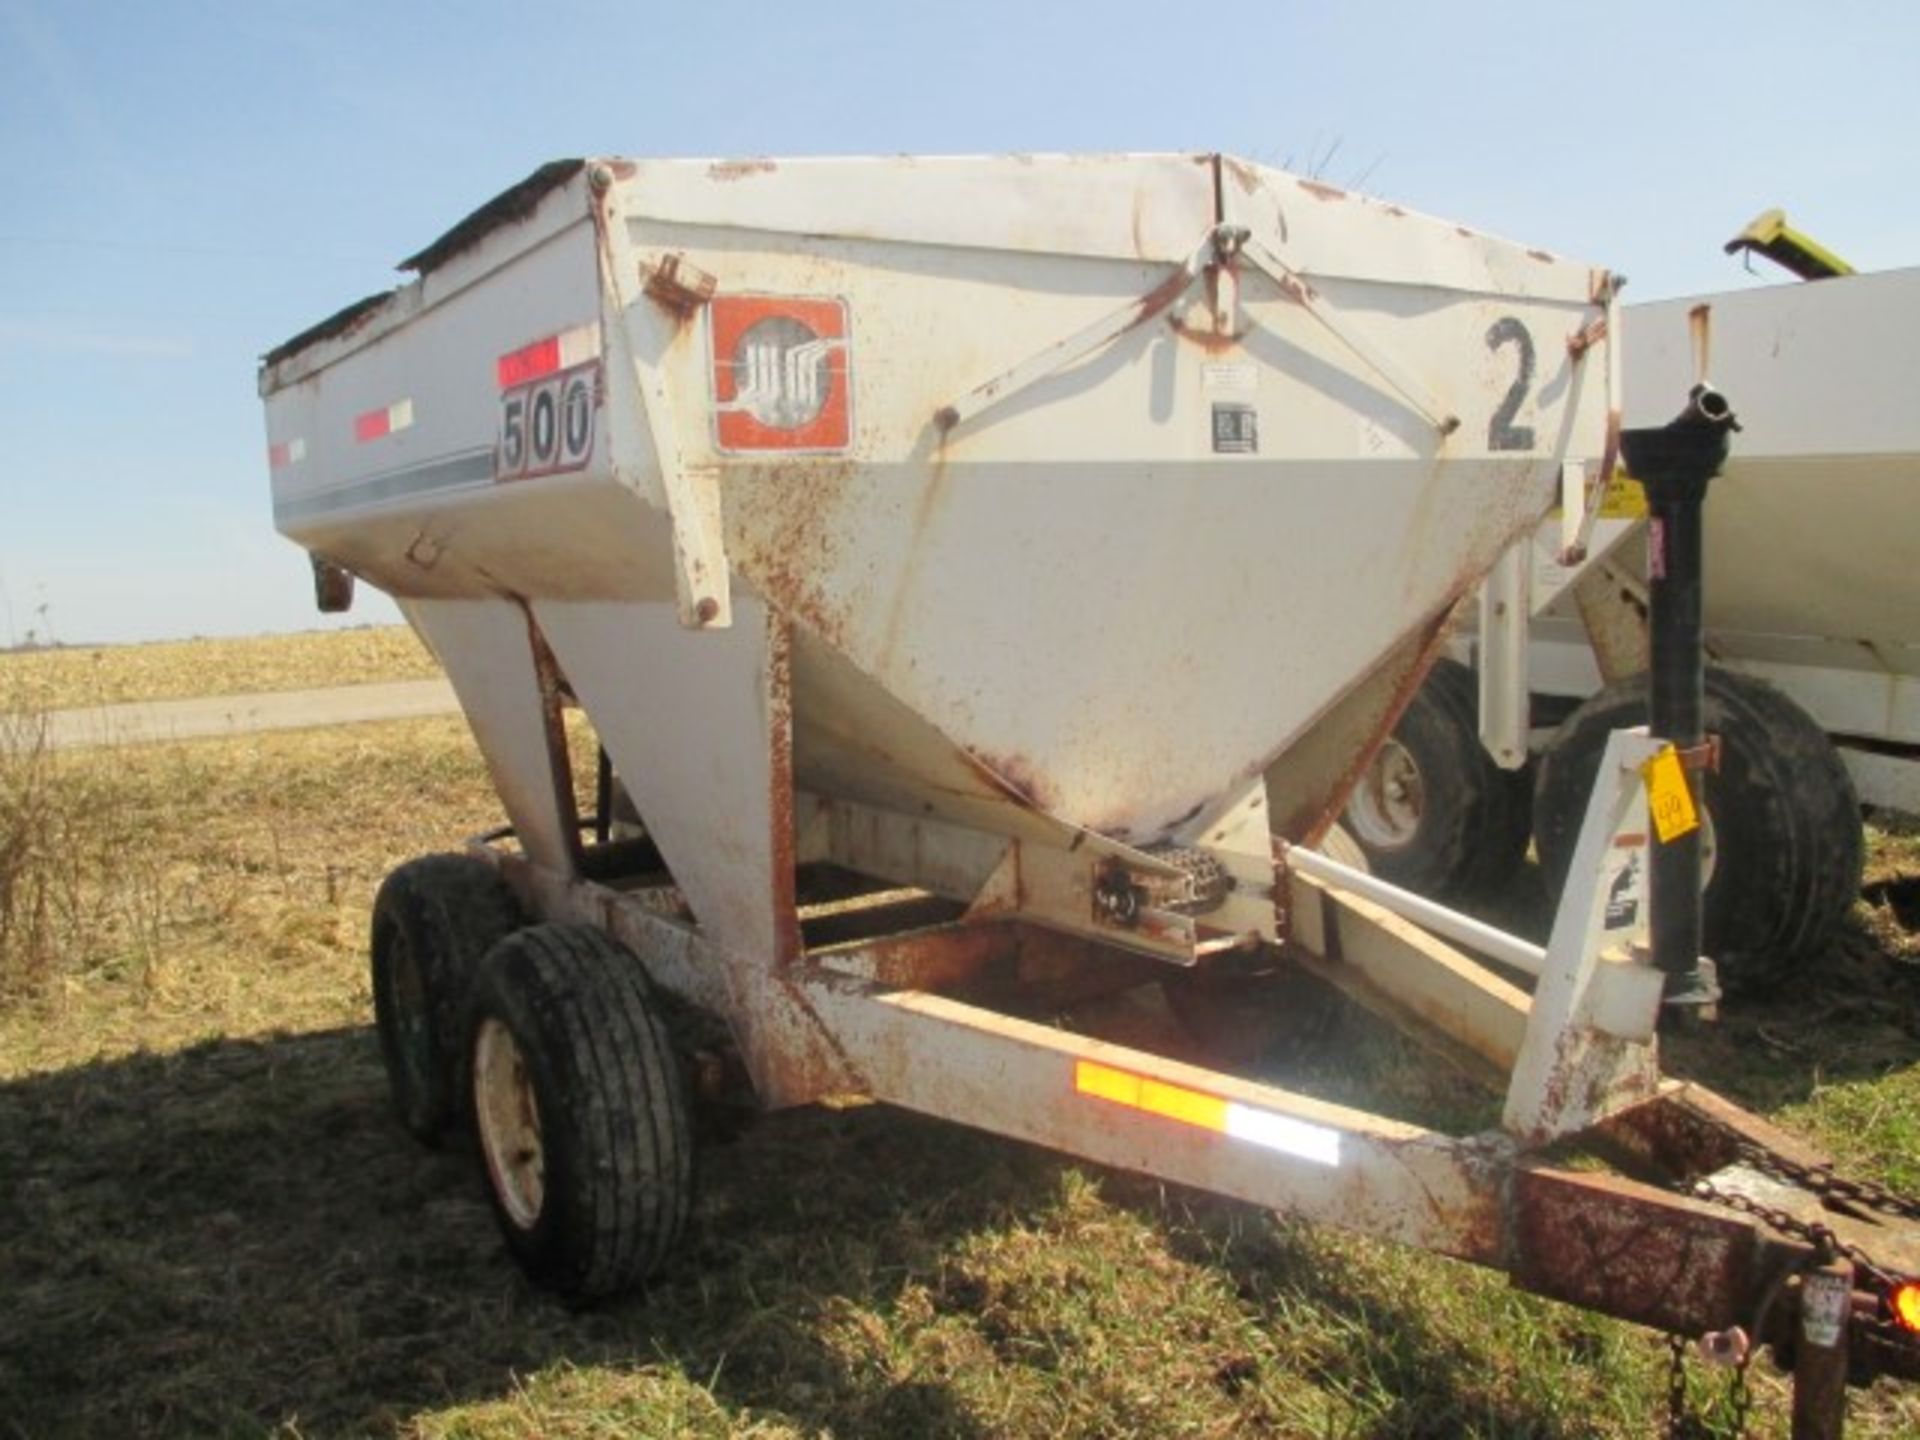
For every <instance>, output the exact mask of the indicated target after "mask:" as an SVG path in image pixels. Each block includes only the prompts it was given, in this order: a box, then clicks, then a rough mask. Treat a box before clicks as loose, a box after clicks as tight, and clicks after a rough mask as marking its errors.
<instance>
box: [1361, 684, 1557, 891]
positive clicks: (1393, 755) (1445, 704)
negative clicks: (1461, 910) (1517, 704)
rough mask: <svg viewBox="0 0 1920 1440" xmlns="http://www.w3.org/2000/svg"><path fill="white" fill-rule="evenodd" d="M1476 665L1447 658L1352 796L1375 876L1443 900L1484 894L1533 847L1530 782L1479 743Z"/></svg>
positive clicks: (1510, 873) (1495, 887)
mask: <svg viewBox="0 0 1920 1440" xmlns="http://www.w3.org/2000/svg"><path fill="white" fill-rule="evenodd" d="M1478 716H1479V691H1478V687H1477V682H1476V681H1475V679H1474V674H1473V671H1471V670H1469V669H1468V668H1467V667H1466V666H1464V665H1462V664H1460V663H1458V662H1457V661H1454V660H1445V659H1443V660H1440V661H1438V662H1436V663H1435V665H1434V667H1433V669H1432V671H1431V672H1429V674H1428V675H1427V679H1426V683H1425V684H1423V685H1422V686H1421V687H1420V689H1419V691H1418V692H1416V693H1415V695H1414V697H1413V700H1412V701H1411V703H1409V704H1408V706H1407V709H1406V712H1405V713H1404V714H1402V715H1401V717H1400V722H1399V724H1397V725H1396V726H1395V727H1394V730H1393V734H1392V735H1391V736H1390V737H1389V738H1388V739H1387V741H1386V743H1385V744H1383V745H1382V746H1381V747H1380V750H1379V752H1378V753H1377V754H1375V756H1374V757H1373V759H1372V760H1371V761H1370V762H1369V763H1368V765H1367V769H1366V772H1365V773H1364V774H1363V775H1362V776H1361V777H1360V782H1359V784H1357V785H1356V786H1355V787H1354V792H1353V795H1352V797H1351V798H1350V799H1349V800H1348V801H1347V808H1346V813H1345V822H1346V826H1347V828H1348V829H1349V830H1350V831H1352V833H1353V837H1354V839H1355V840H1356V841H1358V842H1359V845H1360V848H1361V849H1362V850H1363V851H1365V852H1366V856H1367V861H1368V865H1369V867H1370V868H1371V870H1372V871H1373V873H1374V874H1375V875H1378V876H1379V877H1380V878H1381V879H1382V880H1387V881H1390V882H1392V883H1393V884H1395V885H1399V886H1402V887H1404V888H1405V889H1408V890H1413V891H1417V892H1418V893H1420V894H1422V895H1427V896H1430V897H1432V898H1433V899H1436V900H1461V899H1480V898H1484V897H1485V896H1487V895H1489V894H1491V893H1493V892H1494V891H1496V890H1498V889H1499V888H1500V887H1501V886H1502V885H1504V884H1506V882H1507V881H1508V880H1510V879H1512V877H1513V874H1514V871H1515V870H1517V869H1518V868H1519V865H1520V862H1521V860H1522V859H1523V858H1524V857H1525V856H1526V853H1527V834H1528V830H1529V828H1530V826H1531V822H1532V816H1531V815H1530V813H1529V802H1530V800H1531V796H1532V785H1531V781H1530V777H1529V776H1528V773H1527V771H1526V770H1525V769H1524V768H1523V769H1520V770H1503V769H1501V768H1500V767H1499V766H1498V765H1497V764H1495V763H1494V760H1493V757H1492V756H1491V755H1489V754H1488V753H1487V751H1486V747H1485V746H1483V745H1482V744H1481V743H1480V725H1479V718H1478Z"/></svg>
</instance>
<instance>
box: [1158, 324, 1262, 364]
mask: <svg viewBox="0 0 1920 1440" xmlns="http://www.w3.org/2000/svg"><path fill="white" fill-rule="evenodd" d="M1167 326H1168V328H1169V329H1171V330H1172V331H1173V333H1174V334H1175V335H1178V336H1179V337H1180V338H1181V339H1182V340H1185V341H1187V342H1188V343H1189V344H1193V345H1198V346H1199V347H1200V348H1201V349H1202V350H1204V351H1206V352H1207V353H1208V354H1209V355H1218V354H1220V353H1221V352H1222V351H1225V350H1232V349H1234V348H1235V347H1236V346H1238V345H1239V343H1240V342H1241V341H1242V340H1244V339H1245V338H1246V334H1247V332H1246V331H1244V330H1236V331H1232V332H1230V333H1228V334H1225V335H1222V334H1220V333H1219V332H1218V331H1216V330H1214V329H1212V328H1211V327H1209V328H1206V329H1202V328H1201V327H1200V326H1198V325H1189V324H1187V322H1186V321H1185V320H1183V319H1181V318H1180V317H1179V316H1178V315H1170V316H1168V317H1167Z"/></svg>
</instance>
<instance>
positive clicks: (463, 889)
mask: <svg viewBox="0 0 1920 1440" xmlns="http://www.w3.org/2000/svg"><path fill="white" fill-rule="evenodd" d="M522 923H523V916H522V914H521V911H520V904H519V901H517V900H516V899H515V898H514V895H513V892H512V891H511V890H510V889H508V888H507V884H506V882H505V881H504V880H502V879H501V878H500V875H499V873H498V872H497V871H496V870H495V869H494V868H493V867H492V866H491V865H489V864H487V863H486V862H485V861H484V860H480V859H477V858H475V857H473V856H471V855H427V856H423V857H421V858H420V859H417V860H409V861H408V862H407V863H406V864H404V865H401V866H400V867H399V868H397V869H396V870H394V871H393V872H392V873H391V874H390V875H388V876H387V878H386V881H385V882H384V883H383V884H382V885H381V886H380V893H379V895H378V896H376V897H375V899H374V902H373V943H372V983H373V1014H374V1023H375V1026H376V1028H377V1029H378V1031H379V1034H380V1053H381V1055H382V1057H383V1058H384V1060H385V1061H386V1067H387V1085H388V1089H389V1091H390V1092H391V1094H392V1097H393V1106H394V1109H395V1111H396V1112H398V1114H399V1116H400V1120H401V1123H402V1124H404V1125H405V1126H406V1127H407V1129H408V1130H410V1131H411V1132H412V1133H413V1134H414V1135H415V1136H416V1137H417V1138H419V1139H421V1140H424V1141H426V1142H428V1143H433V1142H435V1141H437V1140H439V1139H440V1137H441V1136H442V1135H443V1134H445V1133H446V1131H447V1129H448V1128H449V1127H450V1126H451V1125H452V1124H454V1123H455V1122H456V1121H457V1120H458V1119H459V1118H460V1115H461V1110H462V1107H461V1104H460V1099H459V1096H460V1092H461V1088H462V1086H461V1074H460V1072H461V1055H462V1049H463V1047H462V1043H461V1037H460V1016H461V1012H462V1009H463V1007H464V1003H465V999H466V993H467V986H468V984H469V983H470V982H471V980H472V978H473V974H474V971H475V970H476V969H477V968H478V967H479V964H480V959H481V957H482V956H484V955H485V954H486V953H487V951H488V950H490V949H492V948H493V946H494V945H495V944H497V943H498V942H499V941H501V940H503V939H505V938H506V937H507V936H508V935H510V934H512V933H513V932H514V930H516V929H518V928H519V926H520V925H521V924H522Z"/></svg>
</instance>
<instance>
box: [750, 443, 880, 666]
mask: <svg viewBox="0 0 1920 1440" xmlns="http://www.w3.org/2000/svg"><path fill="white" fill-rule="evenodd" d="M854 473H855V466H854V462H853V461H851V460H842V459H817V458H806V459H794V460H790V461H786V462H784V463H781V464H777V465H774V466H772V467H770V468H768V469H766V470H762V471H756V472H755V473H754V476H753V479H754V481H755V483H757V484H767V485H770V486H772V487H775V488H776V489H777V490H778V491H779V492H780V494H781V496H782V506H781V513H783V514H786V515H790V516H792V517H793V519H792V523H791V524H789V525H788V526H787V528H785V529H784V530H782V531H781V532H780V534H779V535H778V536H774V537H767V538H766V539H765V540H764V541H763V542H762V543H760V544H757V545H756V546H754V547H753V548H751V549H748V548H747V547H745V546H742V547H741V548H740V549H739V550H738V551H737V552H736V558H737V562H738V563H739V565H740V568H741V569H742V570H743V571H745V572H746V573H748V574H749V575H751V576H752V577H753V580H754V582H755V584H756V585H758V586H759V587H760V590H761V592H762V593H763V594H764V595H765V596H766V597H767V600H768V601H769V603H771V604H772V605H773V606H774V607H775V608H776V609H779V610H782V611H784V612H786V613H788V614H790V615H792V616H794V617H795V618H796V619H798V620H800V621H802V622H803V623H805V625H806V626H807V628H808V629H810V630H813V631H814V632H816V633H817V634H819V635H820V636H821V637H822V638H824V639H825V640H827V641H828V643H830V644H832V645H833V646H835V648H838V649H842V650H844V649H846V648H847V639H848V635H847V625H848V623H849V621H850V619H851V617H850V616H849V615H847V614H846V613H845V611H844V610H843V609H842V608H841V606H840V605H839V603H838V602H836V601H834V600H832V599H830V598H829V597H827V596H826V595H824V594H823V593H822V591H821V583H820V582H821V578H822V577H823V576H827V575H831V574H833V573H835V570H836V567H837V564H838V559H839V546H840V542H841V537H842V536H843V535H844V534H845V533H846V532H845V527H844V526H842V525H841V524H840V523H839V514H840V505H841V499H842V496H843V495H844V494H845V491H846V489H847V486H848V484H849V483H850V482H851V481H852V479H853V476H854Z"/></svg>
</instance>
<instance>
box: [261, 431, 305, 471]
mask: <svg viewBox="0 0 1920 1440" xmlns="http://www.w3.org/2000/svg"><path fill="white" fill-rule="evenodd" d="M306 458H307V442H306V441H305V440H302V439H301V438H300V437H298V436H295V437H294V438H293V439H291V440H279V441H276V442H274V443H273V444H271V445H269V446H267V468H268V469H269V470H284V469H286V468H287V466H289V465H298V464H299V463H300V462H301V461H302V460H304V459H306Z"/></svg>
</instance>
